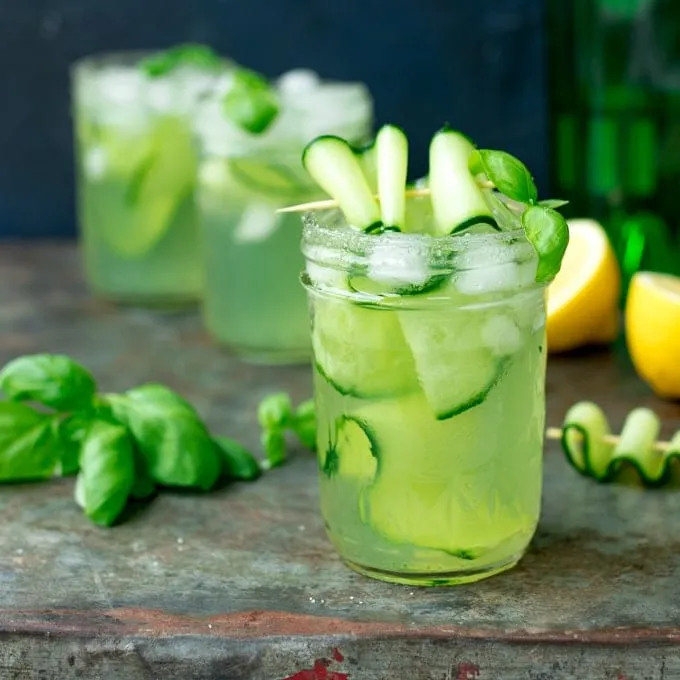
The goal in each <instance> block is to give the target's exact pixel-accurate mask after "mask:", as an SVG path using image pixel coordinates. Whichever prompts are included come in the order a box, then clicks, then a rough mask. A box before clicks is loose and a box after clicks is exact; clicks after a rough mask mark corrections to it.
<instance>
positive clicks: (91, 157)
mask: <svg viewBox="0 0 680 680" xmlns="http://www.w3.org/2000/svg"><path fill="white" fill-rule="evenodd" d="M107 164H108V161H107V158H106V151H105V150H104V149H103V148H102V147H101V146H91V147H89V148H88V149H87V150H86V151H85V158H84V161H83V165H84V170H85V176H86V177H87V178H88V179H89V180H98V179H101V178H102V177H103V176H104V174H105V173H106V166H107Z"/></svg>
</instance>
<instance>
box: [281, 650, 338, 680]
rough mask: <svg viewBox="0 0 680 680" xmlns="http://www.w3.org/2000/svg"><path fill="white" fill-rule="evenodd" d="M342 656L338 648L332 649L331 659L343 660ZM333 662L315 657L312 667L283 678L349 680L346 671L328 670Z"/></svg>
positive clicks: (289, 679) (287, 679) (296, 679)
mask: <svg viewBox="0 0 680 680" xmlns="http://www.w3.org/2000/svg"><path fill="white" fill-rule="evenodd" d="M344 658H345V657H344V656H343V655H342V654H341V653H340V650H338V649H334V650H333V659H335V660H336V661H343V660H344ZM331 663H333V662H332V661H331V660H330V659H317V660H316V661H315V662H314V666H313V667H312V668H307V669H305V670H302V671H298V672H297V673H295V674H294V675H289V676H288V677H286V678H283V680H349V675H348V674H347V673H338V672H336V671H329V670H328V667H329V666H330V665H331Z"/></svg>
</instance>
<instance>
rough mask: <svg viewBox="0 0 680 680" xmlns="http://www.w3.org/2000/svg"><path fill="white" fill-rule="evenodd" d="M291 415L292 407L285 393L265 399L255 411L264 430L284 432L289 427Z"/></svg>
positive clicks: (278, 393) (277, 393)
mask: <svg viewBox="0 0 680 680" xmlns="http://www.w3.org/2000/svg"><path fill="white" fill-rule="evenodd" d="M292 415H293V405H292V404H291V401H290V397H289V396H288V395H287V394H286V393H285V392H276V393H275V394H270V395H269V396H267V397H265V398H264V399H263V400H262V401H261V402H260V405H259V406H258V409H257V419H258V421H259V423H260V426H261V427H262V428H263V429H265V430H271V429H274V430H284V429H285V428H287V427H288V426H289V424H290V420H291V417H292Z"/></svg>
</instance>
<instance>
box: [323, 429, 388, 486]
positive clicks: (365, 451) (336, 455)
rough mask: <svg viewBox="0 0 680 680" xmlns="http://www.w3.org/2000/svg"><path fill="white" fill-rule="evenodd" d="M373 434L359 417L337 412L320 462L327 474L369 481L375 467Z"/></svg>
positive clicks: (328, 475) (374, 471) (375, 447)
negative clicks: (333, 428) (333, 430)
mask: <svg viewBox="0 0 680 680" xmlns="http://www.w3.org/2000/svg"><path fill="white" fill-rule="evenodd" d="M376 452H377V444H376V440H375V434H374V433H373V432H372V431H371V429H370V427H369V426H368V425H367V424H366V423H364V422H363V421H362V420H360V419H359V418H354V417H352V416H340V417H339V418H338V419H337V420H336V421H335V432H333V433H332V434H331V443H330V445H329V447H328V449H327V451H326V454H325V456H324V459H323V462H322V471H323V473H324V474H325V475H326V476H327V477H334V476H336V475H339V476H341V477H344V478H352V479H354V480H357V481H362V482H364V483H367V482H368V483H370V482H371V481H372V480H373V478H374V477H375V473H376V469H377V458H376Z"/></svg>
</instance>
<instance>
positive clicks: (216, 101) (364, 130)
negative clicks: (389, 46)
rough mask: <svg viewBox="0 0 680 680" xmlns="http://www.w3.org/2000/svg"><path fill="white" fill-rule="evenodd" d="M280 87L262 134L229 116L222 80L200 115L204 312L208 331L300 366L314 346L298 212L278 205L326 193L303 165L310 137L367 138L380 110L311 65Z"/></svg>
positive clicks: (362, 93)
mask: <svg viewBox="0 0 680 680" xmlns="http://www.w3.org/2000/svg"><path fill="white" fill-rule="evenodd" d="M228 80H229V79H228V77H225V78H224V90H226V89H228V87H229V83H228ZM275 91H276V92H277V94H278V97H279V102H280V112H279V114H278V116H277V117H276V118H275V120H274V122H273V123H272V124H271V126H270V127H269V128H268V129H267V130H266V131H265V132H264V133H262V134H259V135H253V134H247V133H245V132H243V131H242V130H238V129H236V128H235V126H234V125H233V124H232V123H231V122H230V121H229V120H227V119H226V118H225V116H224V113H223V108H222V105H221V94H222V93H221V91H220V88H219V87H217V88H216V89H215V92H214V96H213V97H212V100H211V101H207V102H204V103H203V104H202V105H201V110H200V112H199V114H198V116H197V121H196V134H197V137H198V140H199V146H200V148H201V159H200V168H199V179H198V183H199V187H198V205H199V211H200V218H201V226H202V241H203V247H204V262H205V276H206V285H205V294H204V298H203V314H204V320H205V324H206V327H207V328H208V331H209V332H210V333H211V335H212V336H213V337H214V338H215V339H216V340H217V341H218V342H220V343H223V344H225V345H227V346H229V347H231V348H232V349H233V350H234V351H236V352H237V353H238V354H239V355H240V356H242V357H243V358H244V359H246V360H250V361H254V362H261V363H294V362H298V361H308V360H309V357H310V353H311V350H310V341H309V322H308V312H307V303H306V299H305V294H304V290H302V288H301V287H300V283H299V272H300V270H301V269H302V267H303V264H304V263H303V258H302V255H301V253H300V237H301V225H300V218H299V216H298V215H295V214H277V212H276V210H277V209H278V208H280V207H283V206H285V205H291V204H295V203H300V202H305V201H311V200H315V199H318V198H323V195H321V194H320V193H319V188H318V187H317V186H316V185H315V184H314V183H313V182H312V181H311V179H310V177H309V176H308V175H307V173H306V171H305V170H304V169H303V167H302V164H301V162H300V158H301V154H302V150H303V148H304V146H305V144H306V143H307V142H308V141H310V140H311V139H313V138H314V137H316V136H318V135H321V134H337V135H341V136H343V137H345V138H347V139H348V140H349V141H351V142H354V143H357V144H361V143H363V142H366V141H367V140H368V138H369V136H370V134H371V128H372V119H373V109H372V100H371V97H370V94H369V93H368V91H367V89H366V87H365V86H364V85H362V84H360V83H336V82H328V81H321V80H319V78H318V77H317V76H316V74H314V73H313V72H310V71H306V70H296V71H291V72H289V73H287V74H285V75H284V76H282V77H281V78H279V79H278V81H277V82H276V83H275Z"/></svg>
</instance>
